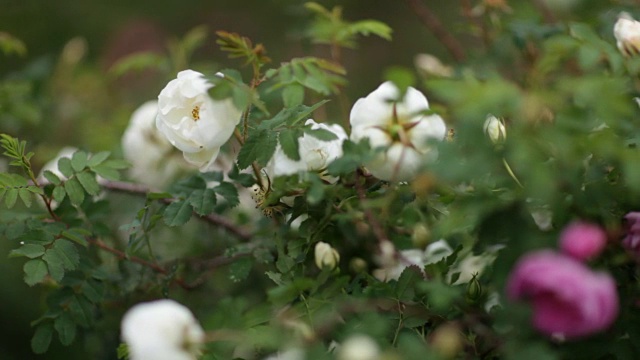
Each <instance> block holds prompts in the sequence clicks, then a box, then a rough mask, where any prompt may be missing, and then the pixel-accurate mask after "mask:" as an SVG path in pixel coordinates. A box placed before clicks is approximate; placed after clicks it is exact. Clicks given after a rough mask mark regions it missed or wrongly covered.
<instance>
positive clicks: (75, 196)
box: [64, 177, 84, 206]
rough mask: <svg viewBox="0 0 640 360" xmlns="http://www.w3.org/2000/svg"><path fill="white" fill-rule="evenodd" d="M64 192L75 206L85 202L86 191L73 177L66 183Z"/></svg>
mask: <svg viewBox="0 0 640 360" xmlns="http://www.w3.org/2000/svg"><path fill="white" fill-rule="evenodd" d="M64 190H65V191H66V192H67V195H69V200H71V203H72V204H73V205H76V206H79V205H81V204H82V202H83V201H84V189H83V188H82V185H80V182H79V181H78V179H77V178H75V177H72V178H70V179H69V180H67V181H65V182H64Z"/></svg>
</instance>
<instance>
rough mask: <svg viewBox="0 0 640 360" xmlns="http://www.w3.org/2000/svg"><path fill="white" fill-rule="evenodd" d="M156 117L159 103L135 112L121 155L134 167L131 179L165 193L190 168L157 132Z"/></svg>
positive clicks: (124, 138) (149, 102)
mask: <svg viewBox="0 0 640 360" xmlns="http://www.w3.org/2000/svg"><path fill="white" fill-rule="evenodd" d="M157 115H158V102H157V101H155V100H153V101H147V102H146V103H144V104H142V105H141V106H140V107H139V108H138V109H136V111H134V112H133V114H132V115H131V120H130V121H129V126H127V128H126V130H125V131H124V134H123V135H122V152H123V155H124V158H125V159H126V160H127V161H129V162H130V163H131V168H130V169H129V176H130V177H131V178H132V179H133V180H135V181H137V182H139V183H142V184H144V185H147V186H150V187H152V188H157V189H163V188H165V187H166V186H167V185H168V184H169V183H170V182H171V181H172V180H175V178H176V177H177V176H178V175H179V174H180V173H181V172H183V171H186V170H187V169H188V164H187V163H186V162H185V161H184V159H183V158H182V156H180V153H177V154H176V152H175V149H174V147H173V146H172V145H171V143H170V142H169V141H168V140H167V139H166V138H165V137H164V136H163V135H162V134H161V133H160V132H159V131H158V128H157V127H156V125H155V124H156V116H157ZM176 155H177V156H176Z"/></svg>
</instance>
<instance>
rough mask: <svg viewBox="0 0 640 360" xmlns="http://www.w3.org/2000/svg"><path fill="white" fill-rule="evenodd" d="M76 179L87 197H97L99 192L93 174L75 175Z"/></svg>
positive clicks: (82, 173)
mask: <svg viewBox="0 0 640 360" xmlns="http://www.w3.org/2000/svg"><path fill="white" fill-rule="evenodd" d="M76 178H78V181H79V182H80V184H81V185H82V187H83V188H84V189H85V190H86V191H87V193H88V194H89V195H98V193H99V192H100V185H98V182H97V181H96V176H95V175H94V174H91V173H88V172H81V173H77V174H76Z"/></svg>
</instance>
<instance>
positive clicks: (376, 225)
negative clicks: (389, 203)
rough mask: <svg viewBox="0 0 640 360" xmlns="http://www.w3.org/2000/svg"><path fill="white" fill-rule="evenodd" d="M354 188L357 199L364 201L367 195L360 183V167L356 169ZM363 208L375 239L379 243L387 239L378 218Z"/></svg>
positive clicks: (369, 210)
mask: <svg viewBox="0 0 640 360" xmlns="http://www.w3.org/2000/svg"><path fill="white" fill-rule="evenodd" d="M355 188H356V193H357V194H358V199H360V201H365V200H366V199H367V196H366V195H365V193H364V189H363V188H362V185H361V184H360V169H358V170H357V171H356V183H355ZM363 210H364V216H366V217H367V221H368V222H369V225H371V229H372V230H373V234H374V235H375V237H376V239H378V241H379V242H380V243H384V242H386V241H389V237H387V234H385V232H384V230H383V229H382V225H380V222H379V221H378V219H376V217H375V216H373V213H372V212H371V209H369V208H366V207H363Z"/></svg>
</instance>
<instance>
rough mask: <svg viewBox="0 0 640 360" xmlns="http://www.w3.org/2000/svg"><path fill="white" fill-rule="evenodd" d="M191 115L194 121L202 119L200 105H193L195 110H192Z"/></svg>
mask: <svg viewBox="0 0 640 360" xmlns="http://www.w3.org/2000/svg"><path fill="white" fill-rule="evenodd" d="M191 117H192V118H193V121H198V120H200V106H198V105H196V106H194V107H193V110H191Z"/></svg>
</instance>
